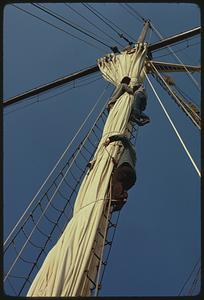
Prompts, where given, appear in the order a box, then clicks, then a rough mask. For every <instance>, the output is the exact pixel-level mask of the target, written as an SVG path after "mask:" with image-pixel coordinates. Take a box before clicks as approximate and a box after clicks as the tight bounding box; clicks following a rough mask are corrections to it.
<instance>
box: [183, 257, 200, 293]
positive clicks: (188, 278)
mask: <svg viewBox="0 0 204 300" xmlns="http://www.w3.org/2000/svg"><path fill="white" fill-rule="evenodd" d="M199 262H200V258H199V259H198V261H197V262H196V263H195V265H194V267H193V270H192V271H191V273H190V274H189V276H188V277H187V279H186V281H185V282H184V284H183V286H182V288H181V289H180V291H179V294H178V296H181V293H182V291H183V289H184V288H185V286H186V284H187V282H188V281H189V280H190V278H191V276H192V275H193V272H194V271H195V269H196V267H197V265H198V263H199Z"/></svg>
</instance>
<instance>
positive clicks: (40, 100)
mask: <svg viewBox="0 0 204 300" xmlns="http://www.w3.org/2000/svg"><path fill="white" fill-rule="evenodd" d="M100 79H102V78H101V77H98V78H95V79H93V80H91V81H90V82H86V83H82V84H80V85H77V86H72V87H69V88H66V89H65V90H63V91H60V92H58V93H56V94H54V95H51V96H48V97H46V98H43V99H39V98H38V99H37V100H34V101H33V102H32V103H29V104H27V105H24V106H23V107H19V108H17V109H13V110H11V111H8V112H5V113H4V116H7V115H8V114H11V113H14V112H16V111H19V110H22V109H24V108H26V107H29V106H31V105H33V104H36V103H42V102H45V101H47V100H50V99H53V98H55V97H56V96H60V95H63V94H65V93H67V92H69V91H71V90H73V89H75V88H79V87H82V86H87V85H89V84H91V83H93V82H96V81H98V80H100ZM57 88H58V87H56V89H57ZM54 89H55V88H54ZM45 93H46V94H47V93H48V92H45ZM37 96H39V95H37ZM33 97H36V96H33ZM33 97H32V98H33ZM32 98H31V99H32Z"/></svg>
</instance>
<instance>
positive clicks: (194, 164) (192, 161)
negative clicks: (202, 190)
mask: <svg viewBox="0 0 204 300" xmlns="http://www.w3.org/2000/svg"><path fill="white" fill-rule="evenodd" d="M145 76H146V78H147V81H148V83H149V85H150V87H151V88H152V91H153V92H154V94H155V96H156V98H157V99H158V101H159V103H160V105H161V107H162V109H163V111H164V113H165V115H166V117H167V119H168V120H169V122H170V124H171V126H172V127H173V129H174V131H175V133H176V135H177V137H178V139H179V141H180V143H181V144H182V146H183V148H184V150H185V152H186V154H187V156H188V157H189V159H190V161H191V163H192V165H193V167H194V168H195V170H196V172H197V174H198V176H199V177H201V174H200V171H199V169H198V167H197V166H196V163H195V162H194V160H193V158H192V156H191V154H190V153H189V151H188V149H187V147H186V145H185V143H184V142H183V140H182V138H181V136H180V134H179V132H178V130H177V129H176V127H175V125H174V123H173V121H172V120H171V118H170V116H169V114H168V112H167V111H166V109H165V107H164V105H163V104H162V102H161V99H160V98H159V96H158V94H157V92H156V91H155V89H154V87H153V85H152V83H151V81H150V80H149V78H148V76H147V74H146V72H145Z"/></svg>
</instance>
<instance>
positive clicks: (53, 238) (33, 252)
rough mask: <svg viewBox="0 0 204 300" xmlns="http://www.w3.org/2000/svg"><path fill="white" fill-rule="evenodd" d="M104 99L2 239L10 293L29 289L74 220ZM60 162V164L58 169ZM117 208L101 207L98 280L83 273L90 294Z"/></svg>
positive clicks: (104, 110) (102, 120)
mask: <svg viewBox="0 0 204 300" xmlns="http://www.w3.org/2000/svg"><path fill="white" fill-rule="evenodd" d="M106 105H107V103H106V104H105V105H104V106H103V108H102V110H101V111H100V113H99V115H98V116H97V118H96V120H95V122H94V123H93V125H92V127H91V129H89V130H86V131H85V133H84V134H83V137H82V138H81V141H80V142H79V144H78V145H77V146H76V147H75V148H74V149H73V150H72V151H71V150H70V149H69V151H67V153H66V155H63V156H62V159H61V165H58V168H56V169H55V170H54V172H53V174H52V176H51V177H49V178H48V179H49V180H47V181H46V182H45V184H44V185H43V187H42V189H41V190H40V192H39V193H37V197H36V198H35V199H34V200H35V201H33V202H32V203H31V204H30V205H29V207H28V208H29V209H28V210H27V211H26V213H25V214H24V215H23V217H22V218H21V219H20V220H19V222H18V223H17V224H16V226H15V227H14V229H13V230H12V232H11V233H10V235H9V236H8V238H7V239H6V241H5V243H4V291H5V293H6V294H7V293H8V294H9V295H14V296H23V295H25V294H26V292H27V291H28V289H29V287H30V285H31V283H32V281H33V279H34V277H35V275H36V273H37V272H38V271H39V269H40V266H41V265H42V263H43V261H44V259H45V257H46V256H47V254H48V252H49V251H50V249H51V248H52V247H53V246H54V245H55V243H56V242H57V240H58V239H59V238H60V236H61V234H62V233H63V230H64V229H65V227H66V225H67V224H68V222H69V221H70V219H71V218H72V213H73V206H74V201H75V198H76V196H77V193H78V190H79V187H80V184H81V182H82V180H83V178H84V176H85V174H86V172H87V171H88V163H89V161H90V160H91V159H92V158H93V155H94V153H95V150H96V148H97V145H98V143H99V141H100V138H101V135H102V132H103V127H104V124H105V122H106V119H107V116H108V111H107V108H106ZM137 129H138V128H137V126H136V127H132V129H131V131H130V130H129V129H128V130H129V131H130V132H129V134H130V139H131V140H132V141H134V140H136V136H137V132H138V131H137ZM59 166H60V168H59ZM119 214H120V212H117V211H116V212H115V213H114V214H112V213H111V212H110V213H109V214H108V215H107V214H106V212H105V211H104V214H103V218H105V220H107V222H106V226H105V228H104V229H105V232H106V233H105V234H104V232H103V230H101V231H100V230H98V236H102V237H103V238H104V239H105V240H104V241H105V243H104V249H105V250H104V251H103V257H104V258H103V257H101V255H100V257H99V256H98V255H97V254H96V253H95V252H94V251H93V255H94V256H95V257H96V259H99V263H100V264H101V268H100V270H101V272H100V278H99V279H100V283H98V284H96V282H95V281H94V280H95V279H91V278H90V277H89V274H88V272H87V279H88V280H90V281H92V283H93V284H92V293H95V292H96V291H97V293H98V292H99V290H100V286H101V281H102V279H103V276H104V272H105V266H106V264H107V260H108V257H109V255H110V250H111V247H112V241H113V238H114V235H115V230H116V227H117V223H118V219H119ZM103 218H102V219H103Z"/></svg>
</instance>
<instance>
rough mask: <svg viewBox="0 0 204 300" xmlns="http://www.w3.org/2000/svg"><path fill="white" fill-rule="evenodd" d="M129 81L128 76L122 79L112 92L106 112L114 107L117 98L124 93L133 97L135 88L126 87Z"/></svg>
mask: <svg viewBox="0 0 204 300" xmlns="http://www.w3.org/2000/svg"><path fill="white" fill-rule="evenodd" d="M130 81H131V79H130V77H128V76H125V77H123V79H122V80H121V82H120V84H119V85H118V87H117V88H116V89H115V90H114V92H113V94H112V96H111V98H110V100H109V102H108V111H109V110H110V109H111V108H112V107H113V106H114V104H115V102H116V101H117V100H118V98H119V97H120V96H121V95H123V94H124V93H125V92H127V93H129V94H131V95H133V93H134V91H135V90H136V87H133V88H130V87H129V86H128V85H129V83H130Z"/></svg>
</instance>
